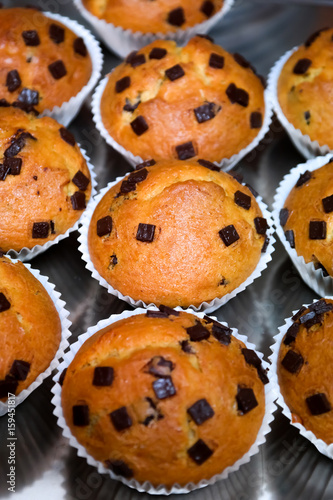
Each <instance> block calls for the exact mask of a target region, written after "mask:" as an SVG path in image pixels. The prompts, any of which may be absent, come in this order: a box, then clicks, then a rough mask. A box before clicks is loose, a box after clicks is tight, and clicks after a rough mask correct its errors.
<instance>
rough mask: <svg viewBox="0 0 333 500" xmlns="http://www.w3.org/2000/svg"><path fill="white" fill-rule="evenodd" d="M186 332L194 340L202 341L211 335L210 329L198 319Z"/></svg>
mask: <svg viewBox="0 0 333 500" xmlns="http://www.w3.org/2000/svg"><path fill="white" fill-rule="evenodd" d="M186 332H187V334H188V335H189V336H190V339H191V340H192V342H201V341H202V340H206V339H208V338H209V337H210V331H209V330H208V329H207V328H206V327H205V326H203V324H202V323H201V321H198V320H197V319H196V320H195V325H194V326H190V327H189V328H186Z"/></svg>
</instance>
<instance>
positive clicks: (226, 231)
mask: <svg viewBox="0 0 333 500" xmlns="http://www.w3.org/2000/svg"><path fill="white" fill-rule="evenodd" d="M219 235H220V238H221V240H222V241H223V243H224V244H225V246H226V247H229V246H230V245H232V244H233V243H235V241H237V240H239V234H238V233H237V231H236V228H235V226H234V225H233V224H230V225H229V226H226V227H224V228H223V229H221V230H220V231H219Z"/></svg>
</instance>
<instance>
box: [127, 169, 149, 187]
mask: <svg viewBox="0 0 333 500" xmlns="http://www.w3.org/2000/svg"><path fill="white" fill-rule="evenodd" d="M147 175H148V170H147V169H146V168H142V169H140V170H137V171H134V172H132V173H131V174H130V175H129V176H128V180H130V181H131V182H135V183H136V184H137V183H138V182H142V181H144V180H145V179H146V178H147Z"/></svg>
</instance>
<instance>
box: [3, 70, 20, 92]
mask: <svg viewBox="0 0 333 500" xmlns="http://www.w3.org/2000/svg"><path fill="white" fill-rule="evenodd" d="M21 83H22V81H21V78H20V75H19V72H18V71H17V70H16V69H13V70H12V71H9V72H8V73H7V78H6V87H7V88H8V91H9V92H15V90H17V89H18V88H19V87H20V86H21Z"/></svg>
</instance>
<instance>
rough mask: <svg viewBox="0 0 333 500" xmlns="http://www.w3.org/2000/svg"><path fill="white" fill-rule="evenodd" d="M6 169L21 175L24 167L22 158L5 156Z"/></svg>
mask: <svg viewBox="0 0 333 500" xmlns="http://www.w3.org/2000/svg"><path fill="white" fill-rule="evenodd" d="M3 166H4V167H5V169H8V168H9V170H10V172H9V173H10V174H11V175H20V173H21V167H22V158H15V157H14V158H5V159H4V162H3Z"/></svg>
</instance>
